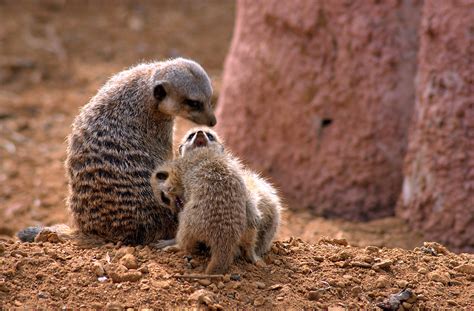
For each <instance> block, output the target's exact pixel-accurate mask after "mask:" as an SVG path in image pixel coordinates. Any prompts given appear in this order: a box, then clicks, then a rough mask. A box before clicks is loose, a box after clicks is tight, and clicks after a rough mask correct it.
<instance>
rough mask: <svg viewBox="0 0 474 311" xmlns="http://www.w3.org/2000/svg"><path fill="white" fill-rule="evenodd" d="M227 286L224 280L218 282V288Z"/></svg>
mask: <svg viewBox="0 0 474 311" xmlns="http://www.w3.org/2000/svg"><path fill="white" fill-rule="evenodd" d="M224 287H225V284H224V283H223V282H219V283H217V288H218V289H223V288H224Z"/></svg>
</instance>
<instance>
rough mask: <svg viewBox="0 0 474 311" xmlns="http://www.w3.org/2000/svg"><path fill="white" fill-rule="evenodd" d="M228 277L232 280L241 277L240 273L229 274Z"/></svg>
mask: <svg viewBox="0 0 474 311" xmlns="http://www.w3.org/2000/svg"><path fill="white" fill-rule="evenodd" d="M230 279H231V280H232V281H240V280H241V279H242V278H241V276H240V274H231V275H230Z"/></svg>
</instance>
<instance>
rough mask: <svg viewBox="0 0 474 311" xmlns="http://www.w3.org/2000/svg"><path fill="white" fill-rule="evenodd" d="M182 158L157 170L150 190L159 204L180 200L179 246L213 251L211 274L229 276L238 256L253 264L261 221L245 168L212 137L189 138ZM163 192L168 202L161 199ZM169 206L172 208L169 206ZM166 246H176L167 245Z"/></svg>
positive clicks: (191, 134) (203, 134)
mask: <svg viewBox="0 0 474 311" xmlns="http://www.w3.org/2000/svg"><path fill="white" fill-rule="evenodd" d="M179 153H180V156H179V157H178V158H177V159H175V160H173V161H170V162H167V163H165V164H164V165H162V166H160V167H158V168H157V169H156V170H155V172H154V174H153V177H152V182H151V183H152V187H153V188H154V191H155V193H157V194H160V195H159V196H158V198H159V199H161V200H163V199H164V201H165V202H164V203H165V204H166V203H170V202H171V200H170V199H168V200H167V199H166V198H169V197H173V201H174V202H176V198H182V201H183V202H184V204H183V206H182V208H181V209H180V208H179V207H178V205H176V204H175V205H174V206H175V207H176V208H178V210H174V212H179V227H178V232H177V234H176V243H177V244H178V246H179V248H181V249H182V250H184V251H185V252H194V251H195V250H196V249H197V247H198V245H199V244H200V243H204V244H205V245H206V246H208V247H209V248H210V252H211V260H210V262H209V264H208V266H207V268H206V273H207V274H216V273H225V272H226V271H227V270H228V268H229V266H230V265H231V264H232V262H233V261H234V258H235V257H236V255H237V254H238V253H239V251H240V252H241V255H242V256H243V257H244V258H245V259H247V260H249V261H251V262H255V261H256V260H257V259H258V257H257V255H256V254H255V247H254V246H255V241H256V239H257V230H256V223H257V221H258V218H259V215H258V212H257V210H256V208H255V206H254V205H253V204H254V200H253V198H252V197H251V194H250V193H249V192H248V191H247V188H246V186H245V182H244V180H243V178H242V176H241V171H242V166H241V164H240V163H239V162H238V161H237V160H236V159H235V158H233V157H232V156H231V155H230V154H228V153H227V152H226V151H225V150H224V147H223V145H222V144H221V143H220V142H218V141H217V140H216V136H215V134H214V133H211V132H210V131H204V130H200V129H199V130H192V131H191V132H189V133H188V134H187V135H186V136H185V138H184V139H183V142H182V143H181V145H180V148H179ZM159 189H163V190H164V191H165V192H166V194H167V195H168V196H169V197H167V196H163V197H162V196H161V190H159ZM168 206H170V204H168ZM166 242H171V243H172V242H174V241H173V240H169V241H166Z"/></svg>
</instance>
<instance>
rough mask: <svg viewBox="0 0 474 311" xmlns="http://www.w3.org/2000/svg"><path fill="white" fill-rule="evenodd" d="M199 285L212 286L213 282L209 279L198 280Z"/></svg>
mask: <svg viewBox="0 0 474 311" xmlns="http://www.w3.org/2000/svg"><path fill="white" fill-rule="evenodd" d="M198 283H199V284H201V285H202V286H209V285H211V281H210V280H209V279H202V280H198Z"/></svg>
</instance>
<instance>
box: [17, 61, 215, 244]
mask: <svg viewBox="0 0 474 311" xmlns="http://www.w3.org/2000/svg"><path fill="white" fill-rule="evenodd" d="M211 95H212V87H211V82H210V79H209V77H208V75H207V74H206V72H205V71H204V69H203V68H202V67H201V66H200V65H199V64H197V63H196V62H194V61H191V60H188V59H183V58H177V59H172V60H168V61H163V62H153V63H145V64H140V65H138V66H135V67H132V68H130V69H128V70H125V71H122V72H120V73H118V74H116V75H115V76H113V77H112V78H111V79H110V80H109V81H108V82H107V83H106V84H105V85H104V86H103V87H102V88H101V89H100V90H99V91H98V93H97V94H96V95H95V96H94V97H93V98H92V99H91V100H90V102H89V103H88V104H87V105H85V106H84V107H83V108H82V109H81V112H80V114H79V115H78V116H77V117H76V119H75V121H74V123H73V126H72V133H71V134H70V135H69V139H68V148H67V159H66V170H67V178H68V184H69V197H68V200H67V205H68V207H69V209H70V210H71V212H72V216H73V219H74V223H75V225H76V227H77V229H78V231H79V232H81V233H83V234H86V235H89V236H94V237H98V238H100V239H103V240H106V241H112V242H117V241H122V242H123V243H125V244H147V243H152V242H155V241H157V240H162V239H169V238H172V237H174V236H175V234H176V229H177V225H178V221H177V214H176V213H174V212H172V210H170V209H169V208H167V207H164V206H161V205H160V204H159V202H158V201H157V200H156V199H155V196H154V195H153V191H152V188H151V185H150V176H151V173H152V171H153V169H154V168H155V167H157V166H158V165H160V164H162V163H163V162H164V161H165V160H168V159H170V158H171V157H172V132H173V120H174V117H175V116H180V117H183V118H186V119H189V120H191V121H193V122H195V123H198V124H205V125H208V126H214V125H215V124H216V118H215V116H214V113H213V109H212V107H211ZM33 229H34V228H33ZM37 233H38V229H34V230H32V229H31V228H28V229H25V230H23V231H22V232H20V233H19V234H18V236H19V237H20V239H21V240H23V241H28V240H32V239H34V236H35V235H36V234H37Z"/></svg>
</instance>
